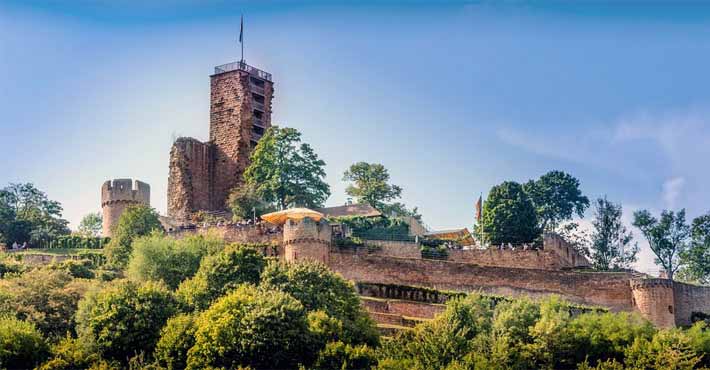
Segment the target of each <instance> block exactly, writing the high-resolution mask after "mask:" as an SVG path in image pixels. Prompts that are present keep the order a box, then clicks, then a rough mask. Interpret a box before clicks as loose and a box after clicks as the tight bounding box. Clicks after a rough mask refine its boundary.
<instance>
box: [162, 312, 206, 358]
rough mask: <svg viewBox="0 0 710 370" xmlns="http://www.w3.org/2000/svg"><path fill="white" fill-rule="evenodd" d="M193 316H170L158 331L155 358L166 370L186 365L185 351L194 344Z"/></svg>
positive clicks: (194, 328) (194, 327)
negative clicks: (158, 337)
mask: <svg viewBox="0 0 710 370" xmlns="http://www.w3.org/2000/svg"><path fill="white" fill-rule="evenodd" d="M196 330H197V326H195V317H194V316H192V315H185V314H182V315H177V316H174V317H171V318H170V319H169V320H168V322H167V323H166V324H165V327H163V329H162V330H161V331H160V340H159V341H158V344H157V345H156V346H155V359H156V360H157V361H158V364H160V366H163V367H165V368H167V369H168V370H179V369H184V368H185V367H186V366H187V351H189V350H190V348H192V346H193V345H194V344H195V331H196Z"/></svg>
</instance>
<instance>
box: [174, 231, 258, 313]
mask: <svg viewBox="0 0 710 370" xmlns="http://www.w3.org/2000/svg"><path fill="white" fill-rule="evenodd" d="M265 265H266V260H265V259H264V256H263V255H262V254H261V253H260V252H259V251H258V250H257V248H256V247H255V246H250V245H242V244H232V245H229V246H227V247H226V248H224V250H223V251H221V252H219V253H216V254H214V255H209V256H207V257H205V258H203V259H202V262H201V263H200V267H199V269H198V270H197V273H196V274H195V276H194V277H192V278H191V279H188V280H185V281H183V282H182V284H180V287H179V288H178V290H177V295H178V297H179V298H180V300H181V301H182V302H184V303H185V304H186V305H187V306H188V307H190V308H192V309H197V310H203V309H205V308H207V307H209V305H210V304H211V303H212V302H213V301H214V300H215V299H217V298H218V297H220V296H222V295H224V294H225V293H227V292H228V291H230V290H232V289H234V288H236V287H237V286H238V285H240V284H243V283H251V284H258V283H259V277H260V275H261V272H262V271H263V270H264V266H265Z"/></svg>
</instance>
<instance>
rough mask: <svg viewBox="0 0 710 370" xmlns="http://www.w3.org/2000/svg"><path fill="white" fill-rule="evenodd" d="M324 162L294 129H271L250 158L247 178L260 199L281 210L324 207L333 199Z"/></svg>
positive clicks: (245, 175) (245, 173)
mask: <svg viewBox="0 0 710 370" xmlns="http://www.w3.org/2000/svg"><path fill="white" fill-rule="evenodd" d="M324 178H325V162H324V161H323V160H321V159H318V155H317V154H316V153H315V152H314V151H313V149H312V148H311V146H310V145H308V144H307V143H301V133H300V132H298V131H297V130H296V129H293V128H287V127H285V128H279V127H278V126H272V127H271V128H269V129H268V130H267V131H266V133H265V134H264V136H263V137H262V138H261V140H259V144H257V146H256V148H255V149H254V152H252V155H251V164H250V165H249V167H247V169H246V170H245V171H244V179H245V180H246V182H247V183H248V184H251V185H253V186H255V187H256V190H257V192H258V194H259V196H260V197H261V198H262V199H264V200H265V201H267V202H273V203H276V205H277V206H278V207H279V208H280V209H286V208H288V207H292V206H303V207H310V208H314V207H316V208H317V207H321V206H322V205H323V203H324V202H325V200H326V199H327V198H328V196H330V187H329V186H328V184H327V183H326V182H325V181H324Z"/></svg>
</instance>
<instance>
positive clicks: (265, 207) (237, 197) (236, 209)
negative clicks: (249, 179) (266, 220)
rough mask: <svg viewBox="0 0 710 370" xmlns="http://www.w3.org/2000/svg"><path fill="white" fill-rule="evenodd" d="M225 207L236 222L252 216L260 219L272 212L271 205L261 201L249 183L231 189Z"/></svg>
mask: <svg viewBox="0 0 710 370" xmlns="http://www.w3.org/2000/svg"><path fill="white" fill-rule="evenodd" d="M227 206H228V207H229V209H230V210H231V211H232V215H233V216H234V219H235V220H237V221H239V220H247V219H251V218H252V217H254V216H256V217H260V216H261V215H263V214H265V213H268V212H271V211H273V210H274V207H273V206H272V205H270V204H269V203H268V202H265V201H264V200H263V199H261V197H260V196H259V192H258V191H257V189H256V186H255V185H254V184H250V183H245V184H241V185H239V186H237V187H235V188H234V189H232V191H231V192H230V193H229V197H228V198H227Z"/></svg>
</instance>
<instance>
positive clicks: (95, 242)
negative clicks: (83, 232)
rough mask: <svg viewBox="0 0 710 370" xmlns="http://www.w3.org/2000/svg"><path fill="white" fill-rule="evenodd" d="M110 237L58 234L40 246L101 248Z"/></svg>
mask: <svg viewBox="0 0 710 370" xmlns="http://www.w3.org/2000/svg"><path fill="white" fill-rule="evenodd" d="M109 241H111V238H101V237H86V236H79V235H66V236H60V237H58V238H56V239H54V240H50V241H49V242H48V243H46V244H45V245H41V246H40V247H41V248H63V249H74V248H84V249H101V248H103V247H104V246H105V245H106V244H108V242H109Z"/></svg>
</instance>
